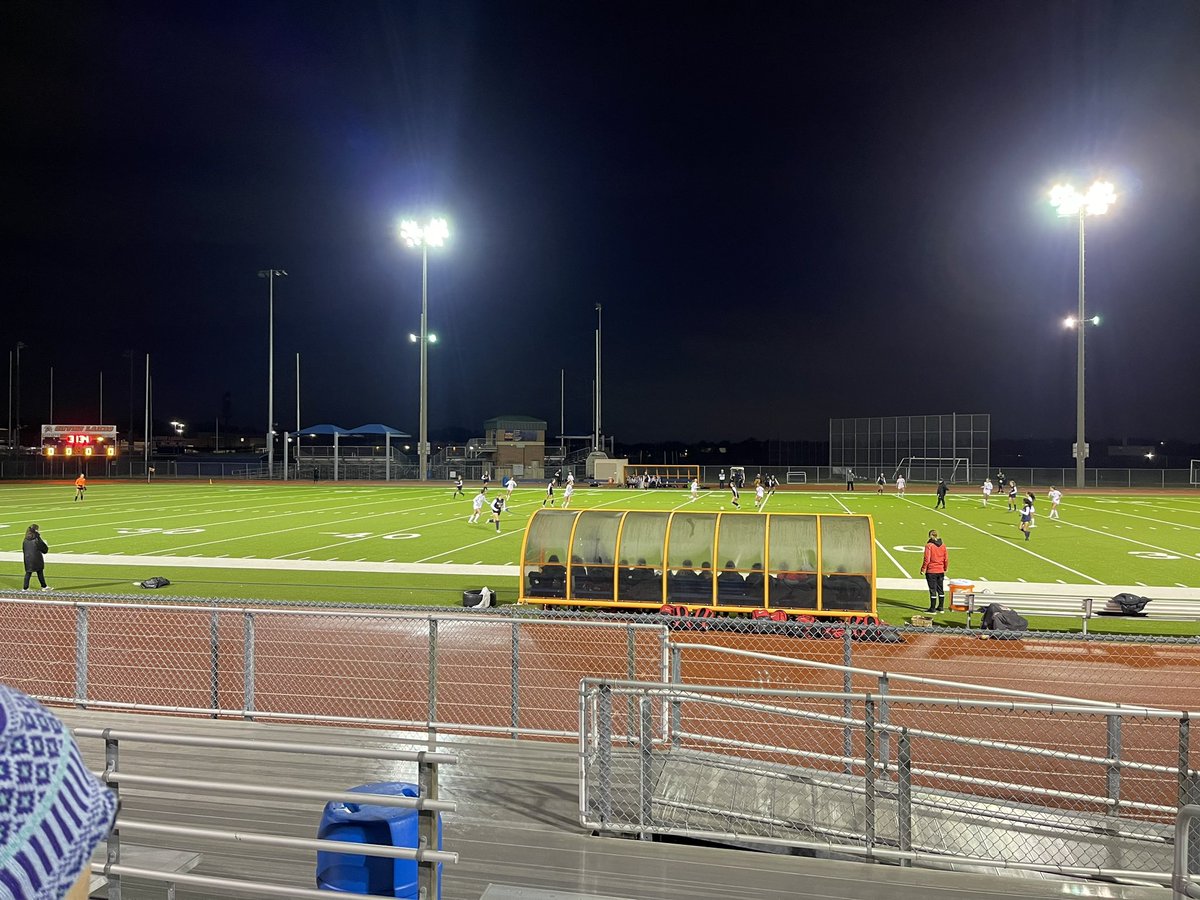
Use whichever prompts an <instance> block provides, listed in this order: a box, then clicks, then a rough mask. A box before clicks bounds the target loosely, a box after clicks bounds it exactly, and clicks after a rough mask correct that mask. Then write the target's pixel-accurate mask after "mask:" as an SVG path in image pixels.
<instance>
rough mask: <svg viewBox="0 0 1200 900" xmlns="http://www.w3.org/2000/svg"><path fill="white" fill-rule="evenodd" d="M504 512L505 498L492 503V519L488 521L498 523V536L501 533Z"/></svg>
mask: <svg viewBox="0 0 1200 900" xmlns="http://www.w3.org/2000/svg"><path fill="white" fill-rule="evenodd" d="M502 512H504V498H503V497H497V498H496V499H495V500H493V501H492V517H491V519H489V520H488V521H490V522H495V523H496V534H499V533H500V513H502Z"/></svg>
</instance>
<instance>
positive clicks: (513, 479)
mask: <svg viewBox="0 0 1200 900" xmlns="http://www.w3.org/2000/svg"><path fill="white" fill-rule="evenodd" d="M506 487H507V488H508V502H509V503H512V492H513V491H515V490H516V489H517V476H516V475H509V476H508V484H507V485H506Z"/></svg>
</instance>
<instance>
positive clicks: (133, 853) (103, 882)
mask: <svg viewBox="0 0 1200 900" xmlns="http://www.w3.org/2000/svg"><path fill="white" fill-rule="evenodd" d="M106 859H107V846H106V845H105V844H101V845H100V846H99V847H97V848H96V852H95V853H94V854H93V855H92V862H93V863H99V864H103V863H104V862H105V860H106ZM121 864H122V865H126V866H133V867H136V868H139V869H153V870H156V871H159V872H162V873H163V874H164V877H163V879H162V882H163V884H164V885H165V891H166V894H165V895H166V897H167V900H175V882H173V881H171V880H170V878H169V877H167V876H168V875H169V873H173V872H179V873H182V872H190V871H191V870H192V869H194V868H196V866H197V865H199V864H200V854H199V853H193V852H191V851H190V850H168V849H163V848H159V847H142V846H139V845H138V844H130V843H126V842H125V841H122V842H121ZM107 887H108V877H107V876H106V875H103V874H101V873H99V872H96V871H95V870H93V872H92V877H91V879H90V880H89V882H88V896H89V897H91V896H92V895H93V894H96V893H97V892H99V891H103V890H104V889H105V888H107Z"/></svg>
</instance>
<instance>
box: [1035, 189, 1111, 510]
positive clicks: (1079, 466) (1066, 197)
mask: <svg viewBox="0 0 1200 900" xmlns="http://www.w3.org/2000/svg"><path fill="white" fill-rule="evenodd" d="M1116 199H1117V194H1116V192H1115V191H1114V190H1113V186H1112V182H1110V181H1097V182H1095V183H1094V184H1093V185H1092V186H1091V187H1090V188H1088V189H1087V192H1086V193H1082V194H1081V193H1079V192H1078V191H1076V190H1075V189H1074V188H1073V187H1071V185H1069V184H1056V185H1055V186H1054V187H1053V188H1051V190H1050V205H1051V206H1053V207H1054V208H1055V209H1057V210H1058V214H1059V216H1060V217H1063V218H1069V217H1075V218H1077V219H1078V220H1079V314H1078V316H1076V317H1074V318H1073V319H1071V318H1069V319H1067V321H1066V325H1067V327H1068V328H1071V327H1073V328H1076V329H1077V338H1076V360H1075V486H1076V487H1077V488H1084V487H1086V486H1087V482H1086V476H1085V473H1084V462H1085V460H1086V457H1087V452H1086V447H1087V442H1086V441H1085V440H1084V333H1085V331H1086V326H1087V324H1088V319H1087V316H1086V315H1085V306H1084V290H1083V286H1084V231H1085V229H1084V222H1085V221H1086V219H1087V217H1088V216H1102V215H1104V214H1105V213H1106V212H1108V208H1109V207H1110V206H1112V205H1113V203H1115V202H1116ZM1091 324H1093V325H1099V324H1100V318H1099V316H1096V317H1094V318H1093V319H1092V322H1091Z"/></svg>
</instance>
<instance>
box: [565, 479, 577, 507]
mask: <svg viewBox="0 0 1200 900" xmlns="http://www.w3.org/2000/svg"><path fill="white" fill-rule="evenodd" d="M574 496H575V482H574V481H572V480H571V477H570V476H569V475H568V476H567V486H566V487H564V488H563V502H562V508H563V509H566V508H567V507H568V506H570V505H571V498H572V497H574Z"/></svg>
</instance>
